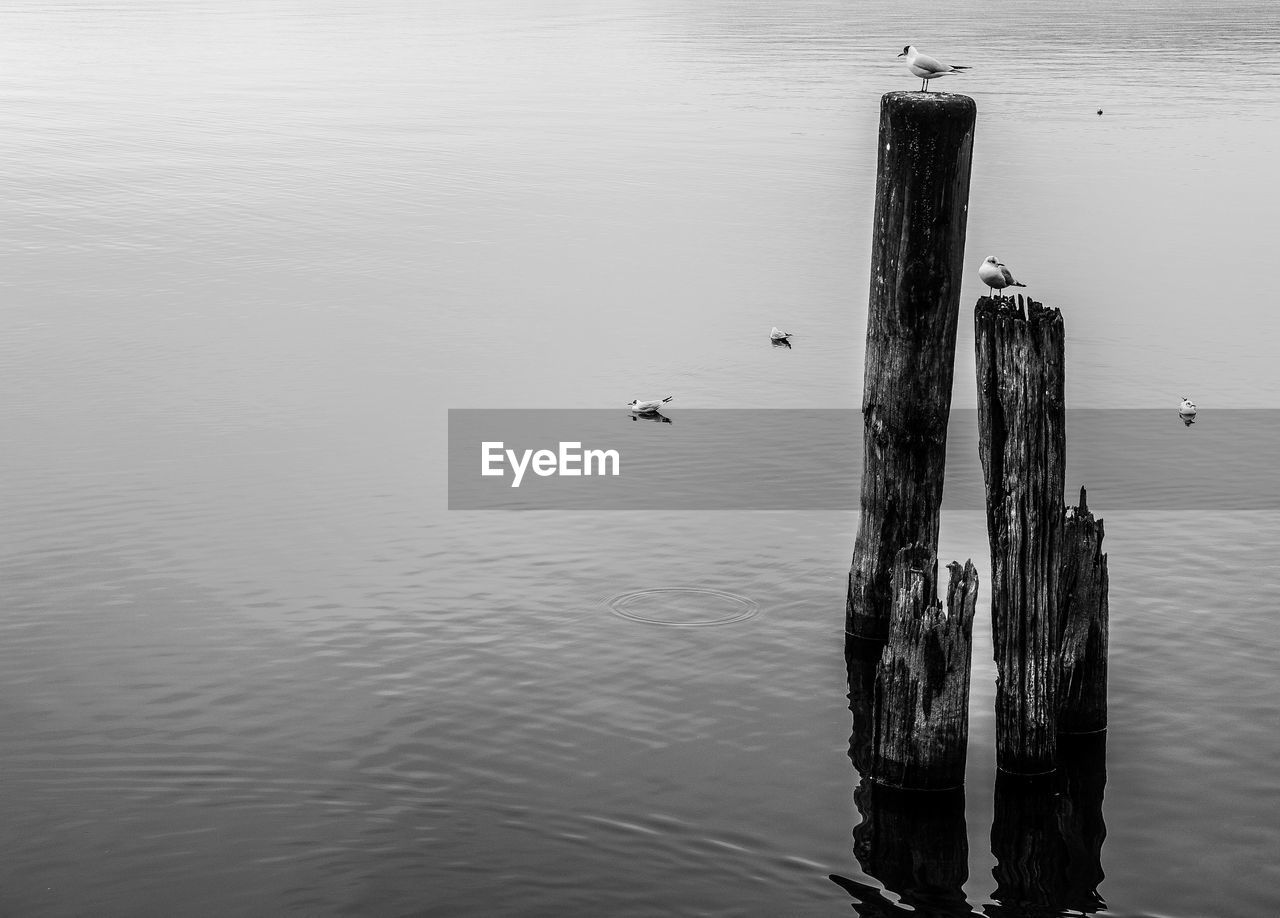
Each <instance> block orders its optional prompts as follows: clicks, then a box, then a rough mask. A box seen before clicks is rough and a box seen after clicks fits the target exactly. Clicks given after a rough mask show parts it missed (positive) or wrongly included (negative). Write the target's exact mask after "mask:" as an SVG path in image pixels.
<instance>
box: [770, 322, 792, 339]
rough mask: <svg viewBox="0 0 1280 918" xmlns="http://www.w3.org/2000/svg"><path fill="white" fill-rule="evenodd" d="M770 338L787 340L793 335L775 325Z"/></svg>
mask: <svg viewBox="0 0 1280 918" xmlns="http://www.w3.org/2000/svg"><path fill="white" fill-rule="evenodd" d="M769 337H770V339H772V340H774V341H786V340H787V339H788V338H790V337H791V332H784V331H783V330H782V329H780V328H778V326H776V325H775V326H773V331H771V332H769Z"/></svg>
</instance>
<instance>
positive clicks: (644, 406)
mask: <svg viewBox="0 0 1280 918" xmlns="http://www.w3.org/2000/svg"><path fill="white" fill-rule="evenodd" d="M673 398H675V396H674V395H668V396H667V397H666V398H651V399H647V400H645V401H641V400H640V399H638V398H633V399H632V400H631V401H630V402H628V403H627V407H628V408H630V409H631V410H632V411H634V412H635V413H636V414H652V413H653V412H655V411H657V410H658V409H659V408H661V407H662V406H663V405H665V404H666V403H667V402H669V401H671V400H672V399H673Z"/></svg>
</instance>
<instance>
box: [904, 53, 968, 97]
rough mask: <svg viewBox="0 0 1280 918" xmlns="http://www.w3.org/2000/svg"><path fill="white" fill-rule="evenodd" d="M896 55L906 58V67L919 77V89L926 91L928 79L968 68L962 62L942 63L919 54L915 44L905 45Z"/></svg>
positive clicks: (960, 71)
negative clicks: (953, 63)
mask: <svg viewBox="0 0 1280 918" xmlns="http://www.w3.org/2000/svg"><path fill="white" fill-rule="evenodd" d="M898 57H905V58H906V59H907V69H908V70H910V71H911V73H912V75H914V76H918V77H919V78H920V91H921V92H928V89H929V81H930V80H936V79H937V78H938V77H944V76H946V75H947V74H949V73H964V72H965V71H966V70H968V69H970V68H968V67H966V66H964V65H962V64H955V65H952V64H944V63H942V61H939V60H936V59H934V58H932V57H930V56H929V55H927V54H921V53H920V52H919V51H918V50H916V46H915V45H907V46H906V47H905V48H903V49H902V53H901V54H899V55H898Z"/></svg>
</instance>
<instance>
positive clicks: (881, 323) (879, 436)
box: [845, 92, 977, 640]
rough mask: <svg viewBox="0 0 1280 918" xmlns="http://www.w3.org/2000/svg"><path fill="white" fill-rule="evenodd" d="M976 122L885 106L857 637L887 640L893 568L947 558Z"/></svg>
mask: <svg viewBox="0 0 1280 918" xmlns="http://www.w3.org/2000/svg"><path fill="white" fill-rule="evenodd" d="M976 118H977V106H976V105H975V104H974V102H973V100H972V99H970V98H969V97H967V96H958V95H952V94H950V93H920V92H891V93H887V94H886V95H885V96H884V97H883V98H882V99H881V100H880V141H879V148H878V149H879V161H878V163H877V178H876V208H875V223H874V226H873V232H872V245H871V295H870V301H869V303H868V310H867V348H866V367H865V376H864V380H863V392H862V412H863V416H862V423H863V444H864V456H863V469H862V513H861V515H860V516H859V519H858V537H857V541H856V543H855V545H854V550H853V564H852V566H851V568H850V570H849V592H848V599H847V602H846V606H845V630H846V631H847V632H848V633H849V634H858V635H861V636H863V637H868V638H876V639H881V640H882V639H884V638H885V637H887V636H888V634H889V605H890V602H891V599H892V597H891V596H890V594H889V576H890V567H891V566H892V564H893V556H894V555H895V554H896V553H897V551H898V549H900V548H904V547H906V546H908V545H912V544H920V545H923V546H925V547H927V548H929V549H932V550H934V551H936V550H937V547H938V508H939V506H940V504H941V502H942V473H943V467H944V465H945V463H946V457H947V421H948V418H949V416H950V413H951V382H952V373H953V369H954V357H955V346H956V321H957V318H958V316H959V312H960V279H961V272H962V269H963V260H964V237H965V225H966V219H967V213H968V202H969V166H970V161H971V158H972V154H973V126H974V122H975V120H976Z"/></svg>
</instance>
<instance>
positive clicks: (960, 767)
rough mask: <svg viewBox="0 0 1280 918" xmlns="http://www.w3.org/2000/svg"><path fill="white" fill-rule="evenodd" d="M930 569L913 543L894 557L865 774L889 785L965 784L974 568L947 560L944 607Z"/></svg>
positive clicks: (929, 558)
mask: <svg viewBox="0 0 1280 918" xmlns="http://www.w3.org/2000/svg"><path fill="white" fill-rule="evenodd" d="M937 567H938V562H937V557H936V555H935V554H934V552H933V551H931V550H929V549H927V548H925V547H923V546H918V545H917V546H912V547H911V548H904V549H902V550H901V551H899V552H898V554H897V557H896V558H895V559H894V564H893V579H892V587H893V597H894V600H893V602H894V607H893V614H892V622H891V625H890V629H889V641H888V643H887V644H886V645H885V648H884V651H883V653H882V655H881V657H880V663H879V665H878V666H877V667H876V681H875V697H874V708H873V713H872V739H871V759H870V769H869V775H868V776H869V777H870V778H871V780H873V781H875V782H876V783H878V784H882V785H885V786H888V787H896V788H904V789H910V790H945V789H948V788H955V787H962V786H963V785H964V767H965V758H966V754H967V751H968V744H969V670H970V663H971V660H972V649H973V644H972V634H973V612H974V607H975V605H976V604H977V599H978V572H977V571H976V570H975V569H974V566H973V563H972V562H970V563H968V564H966V565H965V566H964V567H963V568H961V567H960V565H959V564H957V563H955V562H952V563H951V564H950V565H948V569H949V570H950V572H951V580H950V583H949V584H948V587H947V605H946V608H945V610H944V608H943V606H942V603H940V602H939V601H938V598H937V595H936V594H935V592H934V584H935V582H936V577H937Z"/></svg>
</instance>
